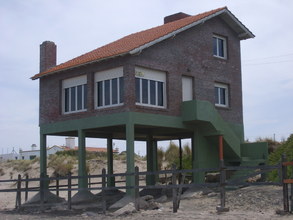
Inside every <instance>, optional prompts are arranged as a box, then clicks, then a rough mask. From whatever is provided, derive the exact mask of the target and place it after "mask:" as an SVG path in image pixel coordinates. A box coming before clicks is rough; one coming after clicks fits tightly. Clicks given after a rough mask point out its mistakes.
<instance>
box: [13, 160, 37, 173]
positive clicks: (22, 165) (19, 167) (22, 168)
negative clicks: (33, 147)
mask: <svg viewBox="0 0 293 220" xmlns="http://www.w3.org/2000/svg"><path fill="white" fill-rule="evenodd" d="M11 162H12V166H13V170H15V171H17V172H23V173H25V172H26V171H28V170H29V169H31V165H32V161H31V160H13V161H11Z"/></svg>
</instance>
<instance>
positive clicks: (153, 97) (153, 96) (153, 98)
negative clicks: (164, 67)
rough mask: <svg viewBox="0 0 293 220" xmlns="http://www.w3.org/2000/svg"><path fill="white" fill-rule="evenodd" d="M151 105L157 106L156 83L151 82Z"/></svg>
mask: <svg viewBox="0 0 293 220" xmlns="http://www.w3.org/2000/svg"><path fill="white" fill-rule="evenodd" d="M150 102H151V103H150V104H151V105H155V104H156V81H154V80H150Z"/></svg>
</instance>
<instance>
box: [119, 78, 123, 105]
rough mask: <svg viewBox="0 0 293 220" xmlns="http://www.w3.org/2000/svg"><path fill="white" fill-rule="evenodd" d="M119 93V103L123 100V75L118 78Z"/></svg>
mask: <svg viewBox="0 0 293 220" xmlns="http://www.w3.org/2000/svg"><path fill="white" fill-rule="evenodd" d="M119 95H120V97H119V98H120V102H119V103H123V102H124V79H123V77H120V78H119Z"/></svg>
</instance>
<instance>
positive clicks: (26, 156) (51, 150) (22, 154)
mask: <svg viewBox="0 0 293 220" xmlns="http://www.w3.org/2000/svg"><path fill="white" fill-rule="evenodd" d="M35 148H36V146H35V145H32V150H27V151H24V150H19V153H16V152H15V151H14V150H13V151H12V152H11V153H10V154H2V155H0V161H1V160H33V159H34V158H36V157H40V150H37V149H35ZM63 150H64V149H63V148H62V147H59V146H57V145H54V146H52V147H48V148H47V155H48V156H49V155H51V154H55V153H56V152H58V151H63Z"/></svg>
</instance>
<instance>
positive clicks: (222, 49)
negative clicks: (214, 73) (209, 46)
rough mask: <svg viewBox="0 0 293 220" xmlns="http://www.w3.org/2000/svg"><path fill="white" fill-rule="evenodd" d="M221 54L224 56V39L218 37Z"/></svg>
mask: <svg viewBox="0 0 293 220" xmlns="http://www.w3.org/2000/svg"><path fill="white" fill-rule="evenodd" d="M218 46H219V56H220V57H224V40H222V39H218Z"/></svg>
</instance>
